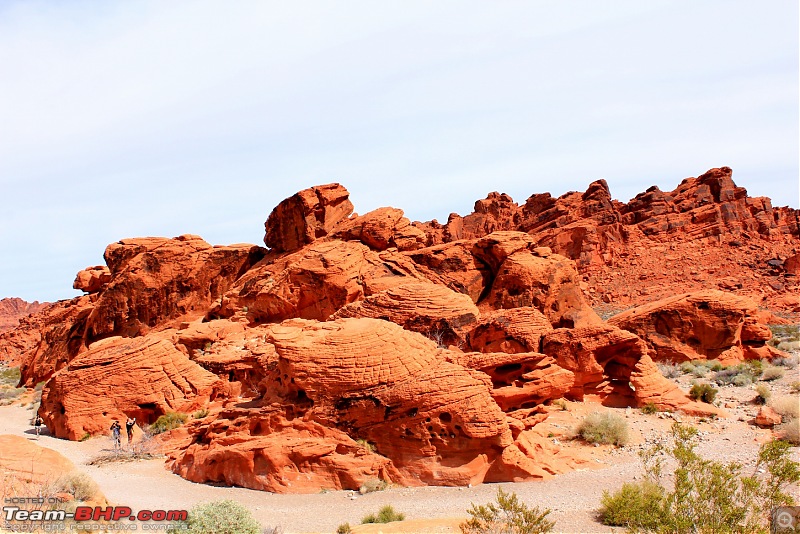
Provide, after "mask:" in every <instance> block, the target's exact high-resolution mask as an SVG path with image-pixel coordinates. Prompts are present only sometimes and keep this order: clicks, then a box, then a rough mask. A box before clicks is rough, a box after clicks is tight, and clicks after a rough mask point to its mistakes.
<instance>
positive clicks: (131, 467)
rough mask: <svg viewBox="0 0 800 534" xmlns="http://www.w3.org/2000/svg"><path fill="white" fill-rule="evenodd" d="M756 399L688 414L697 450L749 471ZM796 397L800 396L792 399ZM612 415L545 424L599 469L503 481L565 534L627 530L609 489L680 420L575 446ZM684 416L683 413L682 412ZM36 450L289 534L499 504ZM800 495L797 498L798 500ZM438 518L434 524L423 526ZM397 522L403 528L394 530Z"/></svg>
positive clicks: (631, 474)
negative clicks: (235, 480)
mask: <svg viewBox="0 0 800 534" xmlns="http://www.w3.org/2000/svg"><path fill="white" fill-rule="evenodd" d="M798 378H800V376H798V370H797V369H795V370H793V371H790V372H789V373H787V376H786V377H784V378H783V379H781V380H780V381H779V383H777V384H776V383H773V385H772V387H773V390H774V391H775V392H776V393H777V394H779V395H782V394H789V388H788V384H790V383H791V382H795V381H798ZM689 381H690V378H688V377H682V378H681V379H679V380H678V383H679V384H680V385H681V387H683V388H684V389H685V390H687V389H688V383H689ZM754 396H755V392H754V391H753V389H752V388H735V387H726V388H722V389H721V390H720V393H719V395H718V399H719V401H720V402H719V404H720V405H721V406H723V407H724V406H726V405H728V408H727V409H728V411H729V412H730V415H731V417H729V418H726V419H719V420H709V421H705V420H699V419H697V418H692V417H686V416H683V417H682V418H681V420H682V421H684V422H687V423H691V424H692V425H694V426H696V427H697V428H698V429H699V430H700V431H701V445H700V446H699V452H700V453H701V454H703V455H704V456H706V457H708V458H712V459H717V460H722V461H732V460H736V461H738V462H740V463H742V464H745V465H746V466H748V465H752V463H753V461H754V459H755V456H756V453H757V450H758V447H759V445H760V443H762V442H764V441H765V440H767V439H769V438H770V436H771V433H770V432H769V431H767V430H762V429H759V428H757V427H754V426H752V425H750V424H748V423H747V421H748V420H749V419H751V418H752V417H753V416H755V414H756V413H757V411H758V407H757V406H755V405H754V404H752V403H751V402H750V401H751V400H752V398H753V397H754ZM795 397H797V395H795ZM597 409H601V410H605V409H606V408H603V407H599V406H596V405H587V404H581V403H568V406H567V410H565V411H558V412H553V413H552V414H551V416H550V418H549V419H548V420H547V421H546V422H544V423H542V424H543V425H548V428H547V429H546V430H548V431H549V432H552V434H553V437H552V439H555V440H559V442H560V443H562V445H563V446H564V447H568V448H576V449H580V452H581V453H582V454H583V455H585V456H589V457H591V459H592V461H593V462H594V464H595V466H596V467H595V468H592V469H584V470H580V471H574V472H571V473H567V474H563V475H559V476H556V477H553V478H552V479H550V480H546V481H543V482H526V483H505V484H500V486H502V487H503V488H504V489H506V490H507V491H513V492H515V493H516V494H517V495H518V496H519V497H520V499H521V500H522V501H523V502H525V503H527V504H529V505H536V506H539V507H542V508H550V509H551V510H552V513H551V514H550V516H549V518H550V519H551V520H555V522H556V527H555V528H556V531H558V532H623V530H624V529H621V528H617V529H614V528H611V527H607V526H603V525H601V524H599V523H598V522H597V521H596V520H595V514H596V510H597V509H598V507H599V505H600V498H601V496H602V493H603V490H610V491H614V490H616V489H618V488H619V487H620V486H621V485H622V484H623V483H624V482H627V481H632V480H634V478H635V477H639V476H641V466H640V463H639V459H638V455H637V453H638V451H639V450H640V449H641V448H642V447H645V446H647V443H648V442H650V441H652V440H655V439H660V438H662V437H665V436H666V435H667V434H668V431H669V427H670V425H671V424H672V423H673V419H672V418H671V417H669V416H667V415H666V414H654V415H644V414H642V413H641V411H640V410H638V409H620V410H615V411H616V412H617V413H619V414H621V415H624V416H625V417H626V418H627V419H628V422H629V424H630V427H631V430H632V441H631V444H630V445H628V446H626V447H622V448H613V447H607V446H603V447H592V446H588V445H584V444H582V443H580V442H577V441H569V440H568V435H569V434H570V433H571V430H572V428H574V426H576V425H577V423H578V422H579V421H580V419H581V418H582V417H583V416H584V415H585V414H586V413H588V412H589V411H592V410H597ZM30 417H31V412H30V411H29V410H26V409H25V408H24V407H22V406H19V405H12V406H4V407H0V434H17V435H22V436H25V437H27V438H28V439H36V436H35V435H33V434H32V430H31V427H30V425H29V419H30ZM679 417H680V416H679ZM38 443H39V445H41V446H44V447H49V448H51V449H54V450H56V451H58V452H60V453H61V454H63V455H64V456H66V457H67V458H69V459H71V460H72V461H73V462H74V463H75V464H76V465H78V466H79V468H80V469H82V470H83V471H85V472H86V473H87V474H89V475H90V476H91V477H92V478H93V479H94V480H95V481H96V482H97V483H98V485H99V486H100V489H101V490H102V492H103V493H104V494H105V495H106V497H107V498H108V499H109V501H110V502H112V503H114V504H119V505H125V506H130V507H131V508H133V509H134V510H140V509H151V510H152V509H162V510H170V509H173V510H174V509H188V508H191V507H192V506H194V505H195V504H197V503H200V502H208V501H216V500H223V499H232V500H235V501H237V502H239V503H241V504H243V505H244V506H246V507H247V508H249V509H250V510H251V511H252V513H253V515H254V516H255V517H256V519H258V520H259V521H260V522H261V523H262V524H263V525H264V526H265V527H276V526H279V527H281V528H282V529H283V530H282V531H283V532H285V533H287V534H288V533H295V532H298V533H307V532H334V531H335V530H336V527H337V526H338V525H339V524H341V523H345V522H349V523H350V524H351V525H353V526H354V527H355V526H356V525H358V524H359V523H360V520H361V518H362V517H363V516H365V515H367V514H369V513H372V512H376V511H377V510H378V509H379V508H380V507H382V506H383V505H386V504H391V505H392V506H393V507H394V508H395V509H396V510H397V511H399V512H403V513H404V514H405V515H406V518H407V519H408V520H410V521H406V522H404V526H403V527H402V530H399V524H389V525H370V526H367V525H364V526H360V527H357V528H356V529H355V532H357V533H360V532H364V533H366V532H372V533H377V532H385V533H388V532H398V531H402V532H420V533H421V532H458V529H457V525H458V522H459V518H466V517H467V514H466V510H467V509H468V508H469V507H470V504H471V503H476V504H480V503H485V502H489V501H492V500H493V499H494V497H495V494H496V491H497V486H498V485H497V484H484V485H481V486H476V487H472V488H443V487H423V488H389V489H387V490H384V491H380V492H375V493H370V494H367V495H359V494H357V493H354V492H351V491H336V492H327V493H319V494H312V495H277V494H270V493H266V492H261V491H254V490H248V489H243V488H230V487H217V486H211V485H206V484H197V483H193V482H188V481H186V480H184V479H182V478H180V477H179V476H177V475H174V474H172V473H171V472H169V471H167V470H165V469H164V462H163V460H158V459H156V460H147V461H138V462H125V463H114V464H105V465H102V466H91V465H87V463H88V462H89V461H91V459H92V458H94V457H96V456H97V455H99V454H101V453H102V452H103V451H104V450H107V449H109V448H110V447H111V441H110V439H108V438H102V437H98V438H93V439H90V440H87V441H85V442H71V441H66V440H61V439H55V438H53V437H51V436H49V435H42V436H41V437H40V438H39V441H38ZM792 454H793V457H794V459H795V460H800V449H798V448H797V447H795V448H794V449H793V453H792ZM798 498H800V495H798ZM425 519H427V520H430V519H435V520H437V521H428V522H426V521H418V520H425ZM393 525H397V526H398V530H393Z"/></svg>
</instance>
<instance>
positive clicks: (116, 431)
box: [111, 420, 122, 450]
mask: <svg viewBox="0 0 800 534" xmlns="http://www.w3.org/2000/svg"><path fill="white" fill-rule="evenodd" d="M121 431H122V427H121V426H120V424H119V421H116V420H115V421H114V422H113V423H111V436H112V437H113V438H114V449H115V450H116V449H119V448H120V447H121V446H122V444H121V443H120V439H119V435H120V432H121Z"/></svg>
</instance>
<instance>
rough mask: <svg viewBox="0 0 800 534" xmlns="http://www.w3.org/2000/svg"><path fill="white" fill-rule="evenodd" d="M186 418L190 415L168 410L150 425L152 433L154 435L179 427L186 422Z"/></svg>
mask: <svg viewBox="0 0 800 534" xmlns="http://www.w3.org/2000/svg"><path fill="white" fill-rule="evenodd" d="M186 419H188V416H187V415H186V414H185V413H180V412H167V413H165V414H164V415H162V416H161V417H159V418H158V419H156V422H155V423H153V424H152V425H150V429H149V430H150V433H151V434H154V435H155V434H161V433H162V432H167V431H168V430H172V429H174V428H178V427H179V426H181V425H182V424H183V423H185V422H186Z"/></svg>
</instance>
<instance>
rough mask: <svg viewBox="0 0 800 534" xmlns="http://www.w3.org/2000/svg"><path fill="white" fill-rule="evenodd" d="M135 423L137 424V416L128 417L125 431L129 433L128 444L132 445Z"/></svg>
mask: <svg viewBox="0 0 800 534" xmlns="http://www.w3.org/2000/svg"><path fill="white" fill-rule="evenodd" d="M135 425H136V418H135V417H134V418H133V419H131V418H130V417H128V420H127V421H125V431H126V432H127V433H128V445H130V444H131V441H133V427H134V426H135Z"/></svg>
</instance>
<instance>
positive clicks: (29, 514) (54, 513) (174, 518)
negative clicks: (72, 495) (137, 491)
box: [3, 506, 189, 532]
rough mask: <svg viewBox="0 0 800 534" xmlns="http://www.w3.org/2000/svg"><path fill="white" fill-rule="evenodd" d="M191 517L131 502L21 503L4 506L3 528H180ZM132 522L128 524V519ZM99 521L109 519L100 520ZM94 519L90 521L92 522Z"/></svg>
mask: <svg viewBox="0 0 800 534" xmlns="http://www.w3.org/2000/svg"><path fill="white" fill-rule="evenodd" d="M188 517H189V512H188V511H186V510H139V511H138V512H136V513H135V514H134V513H133V510H132V509H131V508H130V507H129V506H106V507H102V506H78V507H76V508H75V511H74V512H67V511H65V510H25V509H23V508H20V507H19V506H4V507H3V519H5V526H4V528H6V529H8V530H11V531H12V532H25V531H29V530H31V529H30V527H31V526H32V525H34V524H35V525H36V526H37V528H38V529H40V530H45V531H58V530H67V528H68V527H67V525H66V522H67V521H69V520H71V521H72V522H73V523H72V524H70V526H69V530H86V531H89V530H92V531H96V530H106V531H109V530H139V528H138V527H139V526H141V530H161V531H164V530H178V529H181V528H185V527H182V525H181V523H179V522H185V521H186V520H187V519H188ZM126 520H127V521H130V522H131V523H128V524H127V525H126V524H125V521H126ZM98 521H105V522H109V523H106V524H103V523H101V524H98V523H97V522H98ZM89 522H91V524H90V523H89Z"/></svg>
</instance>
